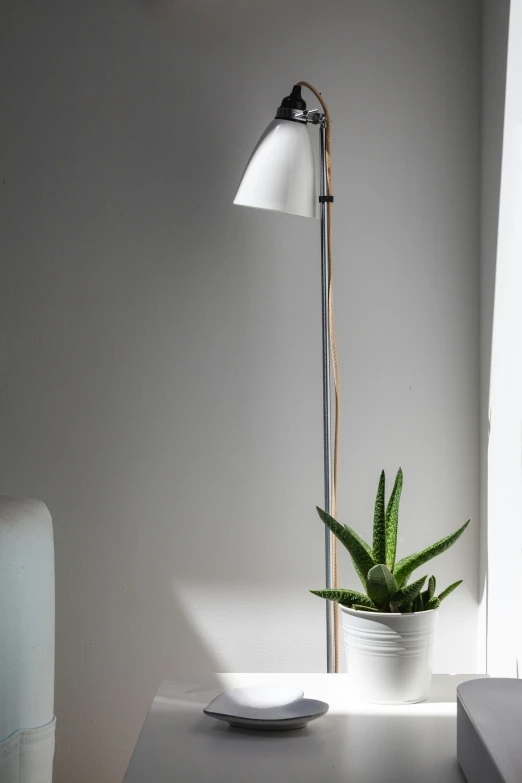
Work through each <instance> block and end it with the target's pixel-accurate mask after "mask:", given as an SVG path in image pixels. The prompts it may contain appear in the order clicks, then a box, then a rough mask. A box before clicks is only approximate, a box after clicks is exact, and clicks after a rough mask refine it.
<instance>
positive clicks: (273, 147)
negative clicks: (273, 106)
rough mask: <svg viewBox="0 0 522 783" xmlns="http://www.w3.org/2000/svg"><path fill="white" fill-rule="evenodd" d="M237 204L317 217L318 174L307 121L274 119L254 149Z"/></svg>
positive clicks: (238, 190) (238, 192) (235, 200)
mask: <svg viewBox="0 0 522 783" xmlns="http://www.w3.org/2000/svg"><path fill="white" fill-rule="evenodd" d="M234 204H239V205H241V206H244V207H256V208H257V209H272V210H276V211H277V212H287V213H288V214H290V215H302V216H303V217H311V218H318V217H319V209H318V192H317V176H316V167H315V161H314V153H313V149H312V141H311V139H310V134H309V132H308V127H307V124H306V123H304V122H295V121H293V120H284V119H275V120H273V121H272V122H271V123H270V125H269V126H268V128H267V129H266V130H265V132H264V133H263V135H262V136H261V138H260V139H259V141H258V143H257V145H256V148H255V149H254V151H253V153H252V155H251V157H250V160H249V161H248V164H247V167H246V169H245V172H244V174H243V177H242V179H241V182H240V183H239V188H238V189H237V193H236V197H235V199H234Z"/></svg>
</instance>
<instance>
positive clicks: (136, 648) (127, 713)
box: [55, 590, 219, 783]
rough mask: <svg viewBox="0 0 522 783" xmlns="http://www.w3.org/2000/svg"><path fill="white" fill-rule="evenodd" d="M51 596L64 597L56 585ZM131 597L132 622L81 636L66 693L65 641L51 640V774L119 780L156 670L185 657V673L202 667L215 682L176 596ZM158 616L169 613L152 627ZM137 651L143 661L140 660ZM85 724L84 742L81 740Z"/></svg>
mask: <svg viewBox="0 0 522 783" xmlns="http://www.w3.org/2000/svg"><path fill="white" fill-rule="evenodd" d="M58 600H59V602H66V601H67V597H66V596H63V594H61V591H59V592H58ZM133 600H136V602H137V605H136V615H137V616H139V622H136V623H135V624H134V627H133V628H130V629H128V632H127V633H126V634H122V633H120V632H118V631H115V632H114V633H112V634H111V635H110V638H109V639H107V638H106V635H104V636H103V637H102V636H101V635H100V636H98V638H97V640H96V642H95V643H92V644H91V642H84V643H83V645H82V655H81V661H80V662H79V663H78V662H77V661H75V662H73V664H72V665H75V664H76V665H77V677H76V679H75V684H74V688H75V693H74V694H71V693H70V685H71V677H70V676H69V677H64V676H63V671H64V669H67V668H68V667H70V666H71V661H70V660H69V656H68V655H67V656H65V655H63V656H62V654H63V651H64V645H63V644H58V645H57V653H58V655H57V660H56V667H57V671H59V672H61V676H60V677H59V678H58V680H57V690H56V706H55V711H56V715H57V716H58V721H57V743H56V748H57V750H56V756H55V775H56V779H57V780H60V781H61V780H64V781H65V780H71V779H74V780H75V781H76V783H90V781H93V780H96V781H98V783H102V782H103V783H109V782H110V783H112V782H113V781H118V780H122V779H123V775H124V773H125V770H126V769H127V766H128V763H129V761H130V755H131V754H132V750H133V749H134V747H135V744H136V742H137V739H138V736H139V732H140V730H141V727H142V725H143V722H144V720H145V717H146V715H147V712H148V709H149V707H150V704H151V701H152V699H153V697H154V694H155V692H156V689H157V687H158V684H159V682H160V680H161V678H162V677H163V676H166V677H169V676H176V678H177V679H179V677H180V676H181V677H183V674H184V673H185V672H186V673H188V665H187V661H190V674H191V679H194V675H195V674H196V675H197V673H198V672H203V673H205V677H206V681H209V676H213V677H214V679H215V687H216V688H219V678H218V677H216V676H215V675H212V674H210V675H209V673H212V672H215V670H216V662H215V660H214V658H213V656H212V652H211V651H210V650H209V649H208V647H206V646H205V645H204V644H203V642H202V641H201V639H200V637H199V635H198V634H197V633H196V632H195V630H194V627H193V625H192V623H191V621H190V620H189V618H188V617H187V616H186V614H185V612H184V611H183V609H182V607H181V605H180V603H179V602H178V601H177V599H176V597H175V596H174V595H172V594H171V593H169V592H168V591H167V590H165V591H164V592H163V594H162V595H158V596H157V605H156V606H146V605H145V603H144V602H141V605H140V600H139V598H138V597H134V599H133ZM158 616H159V617H163V618H168V622H167V623H166V624H164V625H163V626H162V627H161V629H160V630H159V631H158V625H157V618H158ZM64 635H65V634H64ZM144 659H146V660H147V662H148V665H147V667H145V668H144V666H143V660H144ZM71 702H74V706H73V707H72V704H71ZM60 716H64V720H60ZM123 716H124V717H123ZM71 718H72V719H71ZM87 731H88V733H89V737H90V739H89V742H88V743H86V742H84V741H82V737H84V736H85V734H86V732H87ZM64 749H65V754H64V752H63V751H64Z"/></svg>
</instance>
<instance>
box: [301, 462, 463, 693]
mask: <svg viewBox="0 0 522 783" xmlns="http://www.w3.org/2000/svg"><path fill="white" fill-rule="evenodd" d="M402 483H403V473H402V469H400V468H399V471H398V473H397V477H396V479H395V484H394V487H393V490H392V493H391V495H390V499H389V501H388V504H387V505H386V503H385V475H384V471H382V473H381V477H380V480H379V486H378V489H377V498H376V501H375V514H374V522H373V546H371V547H370V546H369V545H368V544H367V543H366V542H365V541H363V540H362V538H360V537H359V536H358V535H357V533H355V532H354V531H353V530H352V529H351V528H349V527H348V526H347V525H342V524H341V523H340V522H337V520H335V519H334V518H333V517H331V516H330V515H329V514H327V513H326V512H325V511H322V510H321V509H320V508H318V509H317V511H318V514H319V516H320V517H321V519H322V520H323V522H324V523H325V525H327V527H329V529H330V530H331V531H332V533H333V534H334V535H335V536H336V537H337V538H338V540H339V541H340V542H341V543H342V544H343V545H344V546H345V547H346V549H347V550H348V552H349V553H350V556H351V558H352V562H353V564H354V566H355V570H356V571H357V574H358V575H359V578H360V580H361V582H362V585H363V588H364V593H362V592H357V591H356V590H344V589H341V588H338V589H333V590H311V591H310V592H312V593H313V594H314V595H318V596H320V597H321V598H326V599H328V600H330V601H335V602H337V603H338V604H339V606H340V610H341V614H342V620H343V629H344V641H345V648H346V664H347V671H348V679H349V683H350V686H351V690H352V691H353V692H355V693H356V694H357V695H358V696H359V698H361V699H363V700H364V701H371V702H378V703H381V704H407V703H414V702H418V701H424V700H425V699H427V698H428V697H429V693H430V685H431V659H432V650H433V639H434V634H435V628H436V622H437V614H438V608H439V606H440V605H441V602H442V601H443V600H444V599H445V598H446V597H447V596H448V595H449V594H450V593H452V592H453V590H455V588H456V587H458V586H459V585H460V584H461V582H462V580H459V581H458V582H454V583H453V584H451V585H450V586H449V587H447V588H446V589H445V590H443V591H442V592H441V593H439V594H438V595H435V593H436V581H435V577H434V576H430V578H429V580H428V583H427V585H426V579H427V578H428V577H427V576H423V577H421V578H420V579H416V580H415V581H413V582H411V583H410V582H409V579H410V577H411V575H412V574H413V572H414V571H415V570H416V569H417V568H419V567H420V566H422V565H424V563H426V562H427V561H428V560H431V559H432V558H434V557H436V556H437V555H440V554H442V553H443V552H445V551H446V550H447V549H449V548H450V546H452V545H453V544H454V543H455V542H456V541H457V540H458V539H459V538H460V536H461V535H462V533H463V532H464V531H465V529H466V528H467V526H468V525H469V522H470V520H468V521H467V522H466V524H465V525H462V527H461V528H459V529H458V530H457V531H455V533H452V534H451V535H449V536H446V537H445V538H442V539H441V540H440V541H437V543H436V544H432V545H431V546H429V547H428V548H427V549H423V550H422V552H418V553H416V554H413V555H409V556H408V557H404V558H403V559H402V560H399V561H398V562H396V559H395V553H396V548H397V528H398V522H399V503H400V498H401V492H402Z"/></svg>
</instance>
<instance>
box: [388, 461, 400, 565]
mask: <svg viewBox="0 0 522 783" xmlns="http://www.w3.org/2000/svg"><path fill="white" fill-rule="evenodd" d="M402 481H403V474H402V468H399V470H398V472H397V476H396V478H395V484H394V485H393V490H392V493H391V495H390V499H389V501H388V505H387V506H386V565H387V566H388V568H389V569H390V570H391V571H393V569H394V566H395V553H396V550H397V529H398V527H399V504H400V502H401V493H402Z"/></svg>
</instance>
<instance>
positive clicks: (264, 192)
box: [234, 82, 339, 672]
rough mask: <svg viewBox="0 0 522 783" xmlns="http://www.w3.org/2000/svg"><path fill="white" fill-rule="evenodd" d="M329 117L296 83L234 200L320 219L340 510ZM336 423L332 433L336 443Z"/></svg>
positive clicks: (332, 615)
mask: <svg viewBox="0 0 522 783" xmlns="http://www.w3.org/2000/svg"><path fill="white" fill-rule="evenodd" d="M301 87H308V89H310V90H311V91H312V92H313V93H314V95H315V97H316V98H317V99H318V100H319V102H320V103H321V106H322V111H319V110H313V111H308V110H307V108H306V103H305V101H304V99H303V97H302V95H301ZM308 124H312V125H316V126H317V127H318V128H319V138H320V148H321V167H320V183H319V184H320V188H319V194H318V189H317V181H316V168H315V163H314V154H313V149H312V142H311V138H310V134H309V132H308V128H307V125H308ZM330 130H331V121H330V114H329V112H328V108H327V106H326V104H325V102H324V100H323V99H322V97H321V94H320V93H319V92H318V91H317V90H316V89H315V88H314V87H313V86H312V85H311V84H309V83H308V82H298V83H297V84H296V85H295V86H294V87H293V89H292V92H291V94H290V95H289V96H287V97H286V98H284V99H283V101H282V102H281V105H280V106H279V108H278V109H277V112H276V116H275V119H274V120H272V122H271V123H270V125H269V126H268V127H267V129H266V130H265V132H264V133H263V135H262V136H261V138H260V139H259V141H258V143H257V145H256V147H255V149H254V151H253V153H252V155H251V156H250V160H249V161H248V164H247V166H246V169H245V171H244V174H243V177H242V179H241V182H240V184H239V188H238V190H237V193H236V197H235V199H234V204H239V205H241V206H245V207H256V208H258V209H269V210H275V211H277V212H286V213H287V214H290V215H301V216H303V217H310V218H318V217H320V218H321V284H322V335H323V340H322V347H323V361H322V372H323V442H324V509H325V511H327V512H328V513H329V514H331V515H332V516H335V514H336V495H337V491H336V490H337V453H338V437H339V383H338V372H337V350H336V344H335V329H334V320H333V302H332V265H331V209H332V203H333V195H332V178H331V157H330ZM332 374H333V379H334V384H333V386H334V392H335V412H334V413H335V415H334V419H333V422H332V383H331V375H332ZM332 423H333V425H334V427H333V429H334V438H333V441H334V442H333V448H332ZM325 569H326V587H336V586H337V552H336V540H335V538H333V537H332V534H331V533H330V531H329V530H328V528H325ZM326 655H327V671H328V672H334V671H338V616H337V605H334V604H332V603H331V602H330V601H327V602H326Z"/></svg>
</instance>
